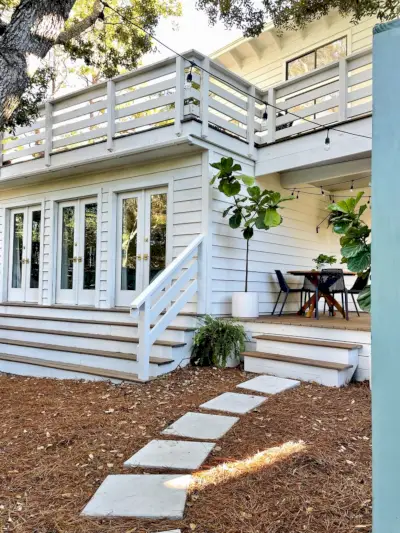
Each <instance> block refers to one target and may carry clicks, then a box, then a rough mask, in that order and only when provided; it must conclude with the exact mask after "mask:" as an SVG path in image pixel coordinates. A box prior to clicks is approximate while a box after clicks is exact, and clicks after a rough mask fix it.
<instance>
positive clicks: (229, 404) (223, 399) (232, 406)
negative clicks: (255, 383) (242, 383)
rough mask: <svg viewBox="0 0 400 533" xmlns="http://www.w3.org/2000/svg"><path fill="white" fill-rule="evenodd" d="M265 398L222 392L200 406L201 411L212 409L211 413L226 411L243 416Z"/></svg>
mask: <svg viewBox="0 0 400 533" xmlns="http://www.w3.org/2000/svg"><path fill="white" fill-rule="evenodd" d="M266 399H267V398H265V397H263V396H252V395H250V394H237V393H236V392H224V394H220V396H217V397H216V398H213V399H212V400H210V401H208V402H206V403H203V404H202V405H200V407H201V408H202V409H212V410H213V411H226V412H228V413H237V414H240V415H243V414H245V413H248V412H249V411H251V410H252V409H255V408H256V407H258V406H259V405H261V404H262V403H263V402H265V401H266Z"/></svg>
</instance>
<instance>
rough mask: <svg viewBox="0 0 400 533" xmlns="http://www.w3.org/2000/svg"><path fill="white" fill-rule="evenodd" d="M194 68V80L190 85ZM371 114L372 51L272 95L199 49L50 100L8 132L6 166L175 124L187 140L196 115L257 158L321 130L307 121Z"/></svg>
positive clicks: (48, 161)
mask: <svg viewBox="0 0 400 533" xmlns="http://www.w3.org/2000/svg"><path fill="white" fill-rule="evenodd" d="M191 63H193V64H194V66H193V68H192V76H193V79H192V82H191V83H190V84H188V83H187V82H186V76H187V73H188V71H189V68H190V65H191ZM197 65H198V66H199V67H203V68H204V69H206V71H207V72H205V71H202V70H201V69H200V68H198V66H197ZM254 97H255V98H254ZM262 102H264V104H263V103H262ZM265 104H268V119H267V120H265V119H264V118H263V115H264V112H265V108H266V107H265ZM276 107H278V108H279V110H277V109H276ZM371 112H372V54H371V50H365V51H362V52H358V53H356V54H353V55H350V56H348V57H346V58H343V59H341V60H340V61H338V62H336V63H332V64H330V65H327V66H325V67H322V68H320V69H318V70H315V71H313V72H310V73H308V74H305V75H303V76H299V77H297V78H294V79H291V80H288V81H285V82H283V83H280V84H278V85H276V86H274V87H272V88H269V89H268V90H265V91H261V90H260V89H257V88H256V87H254V86H253V85H252V84H250V83H249V82H247V81H245V80H244V79H242V78H240V77H239V76H237V75H235V74H234V73H232V72H230V71H228V70H227V69H225V68H224V67H222V66H220V65H218V64H217V63H215V62H214V61H212V60H210V59H209V58H208V57H206V56H204V55H202V54H199V53H197V52H194V51H192V52H190V53H188V54H186V55H185V59H183V58H181V57H178V58H170V59H167V60H164V61H160V62H159V63H156V64H153V65H149V66H146V67H143V68H140V69H138V70H137V71H135V72H132V73H129V74H125V75H123V76H118V77H116V78H114V79H113V80H109V81H108V82H101V83H99V84H97V85H95V86H93V87H88V88H86V89H82V90H80V91H77V92H75V93H72V94H69V95H66V96H62V97H60V98H55V99H53V100H51V101H49V102H47V103H46V105H45V106H42V108H41V109H40V115H39V117H38V119H37V120H36V121H35V122H34V123H33V124H32V125H30V126H25V127H19V128H16V131H15V132H12V133H7V134H4V136H3V138H2V139H1V140H0V142H1V143H2V155H3V157H2V162H1V160H0V165H1V166H9V165H14V164H18V163H23V162H26V161H30V160H35V159H41V158H42V159H43V162H44V163H43V167H51V166H52V156H53V155H54V154H58V153H63V152H68V151H71V150H73V149H77V148H81V147H87V146H91V145H97V144H99V143H106V147H107V151H108V152H113V151H114V149H115V142H116V140H117V139H118V138H120V137H123V136H126V135H133V134H139V133H141V132H145V131H148V130H150V129H153V128H159V127H165V126H173V129H172V130H171V131H172V132H174V134H175V135H176V136H180V135H181V134H182V129H183V123H184V121H185V120H189V119H190V118H194V119H195V120H200V121H201V122H202V126H201V136H202V137H203V138H208V137H209V136H210V135H211V133H210V130H211V129H213V130H217V131H220V132H222V133H224V134H226V135H227V136H228V135H229V136H230V137H233V138H236V139H240V140H241V141H242V142H243V143H246V144H247V145H248V147H247V149H246V153H247V154H248V155H250V156H251V155H252V154H253V153H254V145H255V144H256V145H262V144H263V143H265V142H268V143H272V142H275V141H278V140H282V139H285V138H289V137H292V136H295V135H299V134H302V133H305V132H307V131H310V130H312V129H315V128H316V127H317V126H316V125H315V124H312V123H310V122H308V121H307V120H305V119H308V120H313V121H315V122H317V123H319V124H320V125H321V126H328V125H332V124H335V123H337V122H343V121H345V120H349V119H352V118H354V117H356V116H361V115H364V114H367V113H371ZM226 139H227V141H226V142H227V145H228V146H229V139H228V137H226ZM94 154H95V152H94ZM93 157H94V158H95V155H94V156H93Z"/></svg>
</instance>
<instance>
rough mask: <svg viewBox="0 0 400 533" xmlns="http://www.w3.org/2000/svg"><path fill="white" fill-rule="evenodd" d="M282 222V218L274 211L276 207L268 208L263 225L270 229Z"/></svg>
mask: <svg viewBox="0 0 400 533" xmlns="http://www.w3.org/2000/svg"><path fill="white" fill-rule="evenodd" d="M281 222H282V217H281V215H280V214H279V213H278V211H277V210H276V207H269V208H268V209H266V211H265V216H264V224H265V225H266V226H269V227H270V228H274V227H276V226H279V225H280V223H281Z"/></svg>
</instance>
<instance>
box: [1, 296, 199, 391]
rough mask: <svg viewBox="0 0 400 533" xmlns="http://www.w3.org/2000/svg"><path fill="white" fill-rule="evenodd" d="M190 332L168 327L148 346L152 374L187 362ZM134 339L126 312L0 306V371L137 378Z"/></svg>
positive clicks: (133, 327)
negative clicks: (149, 348) (150, 346)
mask: <svg viewBox="0 0 400 533" xmlns="http://www.w3.org/2000/svg"><path fill="white" fill-rule="evenodd" d="M192 336H193V327H189V326H186V325H182V326H181V325H171V326H170V327H168V328H167V329H166V330H165V331H164V332H163V334H162V335H161V336H160V337H161V338H160V339H159V340H157V341H156V342H155V343H154V345H153V346H152V350H151V354H150V361H149V365H150V378H153V377H156V376H159V375H161V374H164V373H167V372H171V371H172V370H174V369H175V368H176V367H177V366H178V365H180V364H187V362H188V360H189V356H190V350H191V342H192ZM138 342H139V339H138V325H137V323H136V322H135V321H134V320H133V319H132V317H130V315H129V312H128V310H124V309H111V310H110V309H108V310H104V311H101V310H97V309H96V310H94V309H93V308H72V307H70V306H54V307H50V306H49V307H44V306H34V305H29V304H19V305H16V304H12V305H10V304H3V305H1V306H0V372H9V373H14V374H22V375H34V376H42V377H59V378H69V379H78V378H79V377H81V379H111V380H113V381H137V382H140V381H141V380H139V378H138V375H137V364H138V363H137V346H138ZM88 369H89V370H88Z"/></svg>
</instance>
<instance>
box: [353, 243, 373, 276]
mask: <svg viewBox="0 0 400 533" xmlns="http://www.w3.org/2000/svg"><path fill="white" fill-rule="evenodd" d="M347 266H348V267H349V270H351V272H363V271H364V270H366V269H367V268H369V267H370V266H371V247H370V245H366V246H365V247H364V249H363V250H362V251H361V252H359V253H358V254H357V255H355V256H354V257H349V258H348V260H347Z"/></svg>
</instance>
